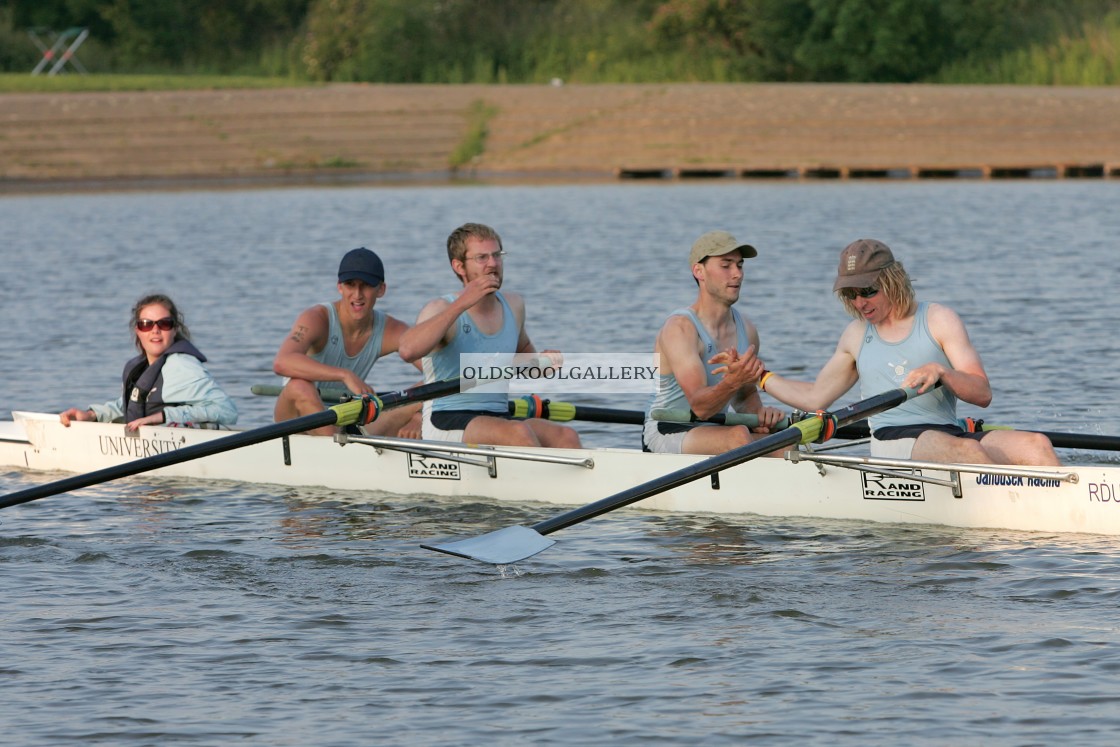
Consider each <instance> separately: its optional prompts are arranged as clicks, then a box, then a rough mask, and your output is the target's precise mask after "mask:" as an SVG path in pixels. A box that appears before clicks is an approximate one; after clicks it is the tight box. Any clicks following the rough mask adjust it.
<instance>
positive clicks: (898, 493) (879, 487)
mask: <svg viewBox="0 0 1120 747" xmlns="http://www.w3.org/2000/svg"><path fill="white" fill-rule="evenodd" d="M898 472H900V473H903V474H910V475H921V474H922V472H921V470H898ZM860 474H861V476H862V479H863V499H864V500H865V501H924V500H925V499H926V490H925V485H924V483H922V481H921V480H907V479H906V478H905V477H902V476H896V475H882V474H878V473H874V472H862V473H860Z"/></svg>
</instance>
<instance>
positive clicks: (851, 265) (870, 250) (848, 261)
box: [832, 239, 894, 291]
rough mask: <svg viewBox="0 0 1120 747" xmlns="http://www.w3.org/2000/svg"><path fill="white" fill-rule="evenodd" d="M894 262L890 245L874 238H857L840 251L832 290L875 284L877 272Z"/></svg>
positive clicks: (877, 276) (877, 277)
mask: <svg viewBox="0 0 1120 747" xmlns="http://www.w3.org/2000/svg"><path fill="white" fill-rule="evenodd" d="M893 264H894V255H893V254H891V250H890V247H888V246H887V245H886V244H884V243H883V242H882V241H876V240H875V239H858V240H856V241H853V242H852V243H850V244H848V245H847V246H846V247H844V251H842V252H840V267H839V269H837V271H836V282H835V283H833V284H832V290H834V291H838V290H840V289H841V288H868V287H870V286H872V285H875V281H876V280H878V279H879V273H880V272H882V271H883V270H885V269H886V268H888V267H890V266H891V265H893Z"/></svg>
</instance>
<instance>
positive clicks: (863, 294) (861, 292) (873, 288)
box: [840, 285, 879, 301]
mask: <svg viewBox="0 0 1120 747" xmlns="http://www.w3.org/2000/svg"><path fill="white" fill-rule="evenodd" d="M878 292H879V287H878V286H877V285H869V286H867V287H866V288H844V289H843V290H841V291H840V295H841V296H843V297H844V298H846V299H848V300H849V301H851V300H852V299H853V298H855V297H856V296H859V297H860V298H871V297H872V296H874V295H875V294H876V293H878Z"/></svg>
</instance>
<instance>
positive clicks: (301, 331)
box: [291, 324, 307, 342]
mask: <svg viewBox="0 0 1120 747" xmlns="http://www.w3.org/2000/svg"><path fill="white" fill-rule="evenodd" d="M305 337H307V327H305V326H304V325H302V324H301V325H300V326H298V327H296V328H295V329H294V330H292V337H291V339H292V341H293V342H303V340H304V338H305Z"/></svg>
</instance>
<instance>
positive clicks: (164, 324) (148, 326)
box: [136, 316, 175, 332]
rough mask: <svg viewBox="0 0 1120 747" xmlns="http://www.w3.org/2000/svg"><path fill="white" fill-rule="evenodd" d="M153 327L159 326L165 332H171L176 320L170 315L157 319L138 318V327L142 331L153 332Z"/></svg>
mask: <svg viewBox="0 0 1120 747" xmlns="http://www.w3.org/2000/svg"><path fill="white" fill-rule="evenodd" d="M152 327H159V328H160V329H162V330H163V331H164V332H170V331H171V330H173V329H174V328H175V320H174V319H172V318H171V317H169V316H165V317H164V318H163V319H156V320H155V321H152V320H151V319H137V320H136V329H138V330H140V331H141V332H151V331H152Z"/></svg>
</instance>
